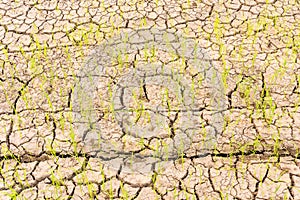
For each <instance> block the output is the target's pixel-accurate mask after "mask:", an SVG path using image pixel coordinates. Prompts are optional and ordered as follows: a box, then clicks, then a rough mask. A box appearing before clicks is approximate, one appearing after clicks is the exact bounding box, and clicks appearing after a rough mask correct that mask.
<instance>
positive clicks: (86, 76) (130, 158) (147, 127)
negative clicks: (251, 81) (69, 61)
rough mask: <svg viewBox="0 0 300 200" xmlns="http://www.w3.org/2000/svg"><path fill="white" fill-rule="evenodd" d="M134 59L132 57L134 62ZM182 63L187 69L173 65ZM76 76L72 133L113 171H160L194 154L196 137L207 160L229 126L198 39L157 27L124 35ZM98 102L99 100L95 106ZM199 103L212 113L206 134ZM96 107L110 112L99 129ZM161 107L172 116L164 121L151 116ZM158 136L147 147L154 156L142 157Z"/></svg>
mask: <svg viewBox="0 0 300 200" xmlns="http://www.w3.org/2000/svg"><path fill="white" fill-rule="evenodd" d="M164 54H166V55H164ZM130 55H134V60H132V62H130ZM137 58H138V59H139V60H138V59H137ZM153 59H154V60H153ZM161 59H167V60H165V61H164V60H161ZM172 59H173V60H172ZM180 59H181V60H182V63H183V64H184V65H183V64H182V65H180V63H176V61H178V60H180ZM128 63H132V66H130V65H129V64H128ZM187 72H188V73H187ZM112 74H113V75H112ZM188 74H197V76H189V75H188ZM78 77H80V78H79V80H78V82H77V85H76V87H75V89H74V95H72V96H73V101H72V104H73V119H74V123H73V124H74V127H75V133H76V135H77V136H78V137H79V138H81V140H82V143H83V145H84V149H85V151H86V153H87V154H91V155H94V156H98V157H99V158H105V159H101V160H102V161H103V162H104V163H107V164H108V165H110V166H112V167H113V168H115V169H119V168H120V167H122V170H126V171H131V172H132V171H138V172H142V173H148V172H151V171H153V170H157V167H159V166H162V165H164V166H165V165H167V163H168V162H170V161H172V160H174V159H178V158H179V157H181V156H183V155H185V154H186V152H189V151H193V148H195V147H192V144H193V138H194V136H197V134H198V136H199V135H201V137H202V138H203V140H204V145H202V147H201V149H202V150H201V149H200V151H199V149H198V151H197V152H203V153H204V154H206V153H207V152H211V151H212V150H213V149H214V148H215V146H216V145H217V139H218V135H219V134H220V133H221V131H222V128H223V123H224V120H223V112H222V111H223V110H224V108H225V106H226V103H225V98H224V97H225V95H224V91H223V90H224V87H223V84H222V81H221V78H220V75H219V73H218V71H217V70H216V69H214V67H213V66H212V63H211V61H210V60H209V53H208V52H207V51H205V50H204V49H201V48H200V47H199V46H198V44H197V42H196V41H195V40H194V39H190V38H185V37H184V36H182V35H180V34H177V33H173V32H171V31H167V30H159V29H155V28H152V29H140V30H133V31H132V30H131V31H129V32H125V31H124V32H121V33H120V34H119V35H118V36H115V37H113V38H110V39H108V40H107V41H106V42H104V43H103V44H102V45H100V46H99V47H98V48H96V49H95V50H94V51H93V52H92V54H91V55H90V56H89V58H88V59H87V62H86V64H85V65H84V66H83V67H82V69H81V71H80V72H79V74H78ZM108 77H115V79H116V80H115V79H114V80H110V78H108ZM207 90H209V91H207ZM96 91H99V92H100V94H99V93H96ZM207 92H208V93H207ZM159 94H160V95H159ZM203 95H207V96H203ZM143 96H144V97H143ZM97 98H98V99H100V100H99V101H98V100H97V101H96V102H95V99H97ZM160 98H161V100H159V99H160ZM200 99H204V100H205V101H206V103H205V105H209V108H208V109H207V110H211V112H210V113H209V114H210V115H211V119H209V120H208V126H206V127H204V128H203V127H202V128H201V121H204V119H201V117H200V116H201V112H205V110H206V109H202V108H203V104H202V101H201V100H200ZM99 102H100V103H99ZM96 104H100V110H101V109H103V110H107V113H106V118H105V117H104V120H101V121H100V122H99V123H97V122H98V121H99V120H98V119H97V110H99V109H97V108H96ZM153 104H154V106H153ZM165 105H167V107H166V108H164V106H165ZM98 106H99V105H98ZM174 107H175V110H179V111H180V110H185V112H177V115H178V116H177V117H176V121H174V122H173V123H172V127H171V128H170V126H169V123H170V122H169V119H170V118H174V116H173V117H171V116H172V115H175V113H174V112H171V110H172V109H174ZM199 108H201V109H199ZM162 109H163V110H167V115H168V116H167V117H166V116H163V115H161V114H159V112H150V113H149V112H148V111H149V110H156V111H158V110H162ZM97 120H98V121H97ZM170 132H172V134H173V136H172V137H171V135H170ZM166 135H169V136H170V137H166ZM153 137H156V139H157V140H156V143H151V144H150V145H151V147H152V149H156V151H155V152H153V151H152V152H149V151H139V147H138V146H141V148H140V149H143V146H144V144H145V141H147V140H149V139H150V138H153ZM159 138H161V139H159ZM168 138H169V139H168ZM129 144H131V146H130V147H128V146H127V147H126V145H129ZM134 152H138V153H134ZM153 165H154V166H155V167H153Z"/></svg>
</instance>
